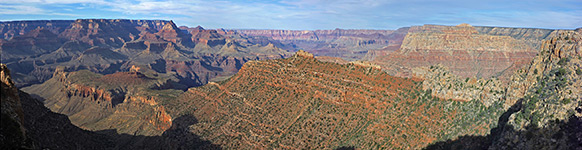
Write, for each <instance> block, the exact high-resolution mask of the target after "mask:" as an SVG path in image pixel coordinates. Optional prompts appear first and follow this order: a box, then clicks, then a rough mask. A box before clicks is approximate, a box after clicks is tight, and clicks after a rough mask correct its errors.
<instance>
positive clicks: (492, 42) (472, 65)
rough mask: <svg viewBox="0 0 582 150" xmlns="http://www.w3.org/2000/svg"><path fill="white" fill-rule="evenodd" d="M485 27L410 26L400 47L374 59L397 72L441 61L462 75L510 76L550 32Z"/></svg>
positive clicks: (407, 71) (391, 71) (532, 55)
mask: <svg viewBox="0 0 582 150" xmlns="http://www.w3.org/2000/svg"><path fill="white" fill-rule="evenodd" d="M477 29H481V30H480V31H481V32H483V33H480V31H479V30H477ZM485 29H486V28H485V27H473V26H470V25H459V26H439V25H424V26H415V27H411V28H410V30H409V32H408V34H407V35H406V37H405V38H404V41H403V42H402V46H401V47H400V48H399V50H398V51H396V52H392V53H389V54H388V55H385V56H379V57H376V58H374V62H375V63H377V64H380V65H382V66H384V68H385V70H387V71H388V72H389V73H391V74H395V75H398V76H410V75H411V74H410V73H411V69H412V68H415V67H423V66H424V67H428V66H431V65H436V64H441V65H443V66H445V67H447V68H449V69H450V71H451V72H452V73H453V74H455V75H458V76H461V77H463V78H465V77H481V78H490V77H500V78H507V76H509V75H511V73H512V72H513V71H515V70H517V69H519V68H521V67H522V66H524V65H526V64H527V62H529V60H531V59H532V58H533V57H534V56H535V55H536V54H537V50H536V49H537V48H536V47H535V45H536V41H541V40H542V39H543V38H545V37H546V34H547V32H548V30H539V31H540V32H536V31H538V30H534V29H532V30H534V31H531V32H529V30H525V29H520V28H512V29H508V28H504V30H509V31H508V32H509V33H505V32H501V31H499V32H495V31H497V29H496V28H494V29H489V30H485ZM487 29H488V28H487ZM485 31H488V32H485ZM520 31H523V32H525V33H520ZM542 31H543V32H542ZM531 34H535V35H531Z"/></svg>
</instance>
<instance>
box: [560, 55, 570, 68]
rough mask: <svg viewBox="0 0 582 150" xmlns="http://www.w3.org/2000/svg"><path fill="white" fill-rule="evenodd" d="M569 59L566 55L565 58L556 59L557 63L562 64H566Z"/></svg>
mask: <svg viewBox="0 0 582 150" xmlns="http://www.w3.org/2000/svg"><path fill="white" fill-rule="evenodd" d="M569 61H570V58H568V57H566V58H562V59H560V61H558V65H560V66H563V65H566V63H568V62H569Z"/></svg>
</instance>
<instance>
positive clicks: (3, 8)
mask: <svg viewBox="0 0 582 150" xmlns="http://www.w3.org/2000/svg"><path fill="white" fill-rule="evenodd" d="M580 6H582V1H580V0H554V1H547V0H529V1H520V0H514V1H506V0H492V1H469V0H454V1H453V0H406V1H402V0H385V1H377V0H298V1H291V0H250V1H244V2H243V1H236V0H220V1H209V0H193V1H186V2H184V1H182V0H0V20H2V21H8V20H36V19H44V20H47V19H77V18H129V19H164V20H174V21H175V22H176V23H177V24H179V25H188V26H197V25H202V26H204V27H206V28H237V29H241V28H245V29H250V28H252V29H299V30H304V29H307V30H312V29H334V28H350V29H396V28H398V27H405V26H411V25H422V24H444V25H455V24H460V23H469V24H472V25H481V26H508V27H534V28H561V29H564V28H565V29H573V28H577V27H582V15H580V14H582V7H580Z"/></svg>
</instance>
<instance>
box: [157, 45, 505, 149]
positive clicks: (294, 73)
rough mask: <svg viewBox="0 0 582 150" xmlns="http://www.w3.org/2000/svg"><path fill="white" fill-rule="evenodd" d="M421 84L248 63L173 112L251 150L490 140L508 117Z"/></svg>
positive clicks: (356, 72)
mask: <svg viewBox="0 0 582 150" xmlns="http://www.w3.org/2000/svg"><path fill="white" fill-rule="evenodd" d="M420 83H421V82H420V80H418V79H406V78H400V77H394V76H390V75H388V74H386V73H385V72H383V71H381V70H380V69H379V68H377V67H374V66H368V65H363V64H361V63H350V64H345V65H340V64H335V63H328V62H321V61H318V60H316V59H314V58H313V54H310V53H305V52H303V51H299V52H297V54H296V55H295V56H293V57H291V58H287V59H279V60H267V61H251V62H248V63H246V64H245V65H244V66H243V67H242V69H241V71H240V72H239V73H237V74H236V75H235V76H233V77H231V78H230V79H228V80H226V81H223V82H217V83H214V82H213V83H209V84H208V85H205V86H202V87H197V88H191V89H189V90H188V91H186V92H185V93H184V94H183V95H180V96H179V97H177V100H176V101H174V102H173V103H177V104H169V105H173V106H172V107H170V106H168V107H167V108H168V109H169V110H170V111H176V112H179V113H182V114H189V113H191V114H194V116H196V117H197V118H199V121H200V123H198V124H196V125H193V126H190V131H189V132H193V133H195V134H198V135H201V136H202V137H203V139H206V140H209V141H212V142H214V143H216V144H219V145H222V146H223V147H225V148H243V149H245V148H251V149H252V148H291V149H294V148H299V149H305V148H307V149H309V148H316V149H317V148H337V147H340V146H355V147H358V148H362V149H370V148H388V149H391V148H413V149H414V148H422V147H424V146H426V145H427V144H428V143H431V142H434V141H438V140H442V139H448V138H453V137H456V136H458V135H465V134H471V135H485V134H487V133H488V131H489V130H490V128H491V127H493V125H494V124H495V122H496V118H497V117H496V116H498V115H499V114H498V112H501V111H498V110H499V107H501V106H500V105H501V103H499V102H497V103H495V104H493V105H492V106H490V107H486V106H484V105H483V104H482V103H480V102H458V101H451V100H443V99H438V98H435V97H433V96H431V94H430V92H427V91H424V90H422V85H421V84H420ZM178 104H179V105H178ZM184 106H186V107H184Z"/></svg>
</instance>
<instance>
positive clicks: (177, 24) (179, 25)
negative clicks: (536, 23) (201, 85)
mask: <svg viewBox="0 0 582 150" xmlns="http://www.w3.org/2000/svg"><path fill="white" fill-rule="evenodd" d="M79 19H81V20H85V19H105V20H116V19H119V20H160V21H173V22H174V23H175V24H176V26H178V27H182V26H185V27H188V28H195V27H197V26H201V27H202V28H204V29H227V30H292V31H316V30H337V29H339V30H398V29H401V28H408V27H413V26H424V25H441V26H456V25H459V24H456V25H447V24H421V25H410V26H403V27H398V28H395V29H371V28H333V29H280V28H208V27H204V26H203V25H194V26H188V25H181V24H179V23H176V21H174V20H165V19H128V18H77V19H27V20H0V22H19V21H75V20H79ZM461 24H463V23H461ZM469 25H471V26H474V27H501V28H529V29H547V30H576V29H579V28H582V25H581V26H579V27H575V28H538V27H522V26H515V27H513V26H492V25H473V24H469Z"/></svg>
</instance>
